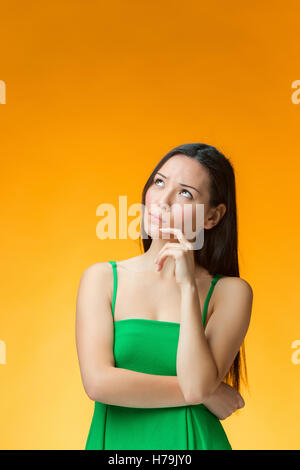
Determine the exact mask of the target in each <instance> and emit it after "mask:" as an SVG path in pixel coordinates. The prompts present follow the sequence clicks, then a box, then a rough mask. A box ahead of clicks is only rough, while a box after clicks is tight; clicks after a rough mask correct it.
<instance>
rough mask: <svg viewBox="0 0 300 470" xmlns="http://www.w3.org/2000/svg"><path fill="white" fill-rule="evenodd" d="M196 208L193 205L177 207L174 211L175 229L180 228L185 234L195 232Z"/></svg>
mask: <svg viewBox="0 0 300 470" xmlns="http://www.w3.org/2000/svg"><path fill="white" fill-rule="evenodd" d="M193 219H194V207H193V205H192V204H184V205H182V206H175V207H174V210H173V221H174V227H175V228H179V229H180V230H182V231H183V232H184V233H185V232H186V231H188V232H189V231H190V230H191V229H192V230H193V229H194V227H193V225H194V224H193Z"/></svg>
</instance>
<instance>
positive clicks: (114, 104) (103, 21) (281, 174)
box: [0, 0, 300, 449]
mask: <svg viewBox="0 0 300 470" xmlns="http://www.w3.org/2000/svg"><path fill="white" fill-rule="evenodd" d="M299 9H300V8H299V2H297V1H292V2H290V1H287V2H278V3H277V2H271V1H266V2H251V3H249V4H247V5H245V4H241V2H238V1H228V2H226V3H224V2H220V1H219V2H217V1H210V2H199V1H186V2H181V1H170V0H167V1H164V2H158V1H156V0H155V1H152V2H145V1H144V2H143V1H142V2H141V1H137V0H131V1H125V2H124V1H121V0H118V1H116V0H112V1H110V2H98V1H87V0H85V1H83V0H81V1H79V0H77V1H74V0H72V1H71V0H69V1H66V0H63V1H61V0H60V1H57V0H55V1H52V2H38V1H27V2H20V1H19V2H17V1H10V2H1V19H0V59H1V61H0V79H1V80H3V81H4V82H5V83H6V87H7V90H6V92H7V94H6V104H3V105H0V126H1V128H0V135H1V152H0V153H1V186H0V187H1V198H0V204H1V224H2V228H1V238H2V241H1V254H2V260H1V271H0V275H1V318H0V340H2V341H4V342H5V345H6V364H0V380H1V384H0V393H1V397H0V398H1V400H0V416H1V426H0V447H1V449H83V448H84V446H85V443H86V439H87V435H88V430H89V426H90V423H91V418H92V413H93V405H94V403H93V402H92V401H91V400H90V399H89V398H88V396H87V395H86V394H85V392H84V389H83V385H82V383H81V378H80V371H79V364H78V359H77V352H76V343H75V303H76V295H77V288H78V283H79V279H80V276H81V274H82V272H83V270H84V269H85V268H86V267H87V266H89V265H91V264H93V263H96V262H103V261H108V260H121V259H125V258H129V257H132V256H136V255H138V254H139V253H140V251H139V245H138V242H137V241H133V240H106V241H103V240H99V239H98V238H97V236H96V225H97V222H98V221H99V217H97V216H96V208H97V207H98V205H99V204H101V203H103V202H107V203H112V204H115V205H116V206H117V205H118V197H119V195H127V197H128V204H131V203H134V202H140V201H141V192H142V189H143V186H144V184H145V182H146V180H147V178H148V176H149V174H150V172H151V171H152V169H153V168H154V166H155V164H156V163H157V162H158V161H159V160H160V159H161V158H162V157H163V156H164V155H165V154H166V153H167V152H168V151H169V150H170V149H171V148H173V147H175V146H177V145H180V144H184V143H188V142H203V143H207V144H211V145H214V146H216V147H217V148H218V149H219V150H221V151H222V152H223V153H224V154H225V155H226V156H227V157H228V158H230V160H231V162H232V164H233V166H234V169H235V175H236V183H237V204H238V224H239V225H238V230H239V232H238V234H239V260H240V275H241V277H243V278H244V279H246V280H247V281H248V282H249V283H250V284H251V286H252V288H253V291H254V301H253V311H252V318H251V324H250V327H249V330H248V333H247V337H246V342H245V344H246V359H247V368H248V377H249V386H250V391H249V392H248V391H247V390H246V389H244V390H243V389H242V396H243V397H244V400H245V402H246V406H245V408H243V409H242V410H240V411H239V412H237V413H234V414H233V415H232V416H231V417H229V418H227V419H226V420H225V421H222V424H223V426H224V429H225V431H226V433H227V435H228V438H229V440H230V442H231V445H232V447H233V449H299V448H300V438H299V419H300V405H299V389H300V378H299V377H300V363H298V364H297V362H299V359H300V358H299V354H298V356H297V354H296V356H297V357H298V360H297V361H294V362H295V363H294V362H293V361H292V354H293V352H294V354H295V350H294V349H293V348H292V342H293V341H295V340H299V339H300V317H299V274H298V272H299V268H298V266H299V264H300V259H299V236H300V230H299V229H300V223H299V166H300V165H299V122H300V103H299V104H298V105H297V104H294V103H293V102H292V99H291V97H292V93H293V92H294V91H295V90H293V89H292V82H293V81H294V80H297V79H298V80H299V79H300V70H299ZM298 348H299V347H298Z"/></svg>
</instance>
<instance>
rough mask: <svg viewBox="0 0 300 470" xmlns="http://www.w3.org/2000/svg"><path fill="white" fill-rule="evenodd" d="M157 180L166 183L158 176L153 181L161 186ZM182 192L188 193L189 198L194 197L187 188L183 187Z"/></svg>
mask: <svg viewBox="0 0 300 470" xmlns="http://www.w3.org/2000/svg"><path fill="white" fill-rule="evenodd" d="M157 182H161V183H164V181H163V180H162V179H161V178H156V179H155V180H154V181H153V184H155V185H156V186H161V185H160V184H157ZM180 192H181V193H187V194H188V199H194V197H193V196H192V194H191V193H190V192H189V191H188V190H187V189H183V190H182V191H180Z"/></svg>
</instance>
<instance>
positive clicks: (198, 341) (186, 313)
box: [177, 284, 218, 402]
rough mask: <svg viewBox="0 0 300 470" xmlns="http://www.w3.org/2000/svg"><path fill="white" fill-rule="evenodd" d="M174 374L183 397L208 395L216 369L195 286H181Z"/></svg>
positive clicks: (215, 381)
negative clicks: (175, 371)
mask: <svg viewBox="0 0 300 470" xmlns="http://www.w3.org/2000/svg"><path fill="white" fill-rule="evenodd" d="M177 376H178V380H179V384H180V386H181V389H182V390H183V393H184V396H185V397H186V399H187V400H189V401H192V402H194V401H195V400H197V399H198V398H199V397H200V399H201V397H206V396H208V395H211V390H213V389H214V388H215V386H216V383H217V376H218V370H217V366H216V363H215V361H214V358H213V356H212V354H211V351H210V348H209V345H208V343H207V338H206V336H205V333H204V328H203V325H202V312H201V307H200V303H199V297H198V292H197V287H196V285H194V284H187V285H183V286H182V287H181V322H180V333H179V340H178V349H177Z"/></svg>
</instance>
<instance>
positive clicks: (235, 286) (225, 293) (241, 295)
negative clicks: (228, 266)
mask: <svg viewBox="0 0 300 470" xmlns="http://www.w3.org/2000/svg"><path fill="white" fill-rule="evenodd" d="M215 291H216V292H215V301H214V305H215V307H216V306H217V305H222V303H223V302H224V300H227V299H228V300H230V301H231V302H235V303H239V304H248V305H252V301H253V289H252V287H251V285H250V284H249V282H248V281H246V279H243V278H241V277H235V276H223V277H221V278H220V279H219V280H218V282H217V283H216V285H215Z"/></svg>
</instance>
